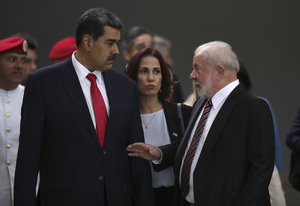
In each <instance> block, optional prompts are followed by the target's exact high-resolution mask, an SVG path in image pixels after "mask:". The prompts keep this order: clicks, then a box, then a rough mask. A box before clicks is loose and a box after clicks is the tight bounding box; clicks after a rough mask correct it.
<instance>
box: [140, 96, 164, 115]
mask: <svg viewBox="0 0 300 206" xmlns="http://www.w3.org/2000/svg"><path fill="white" fill-rule="evenodd" d="M161 109H162V103H161V102H160V101H159V99H158V96H155V97H143V96H140V113H141V114H150V113H154V112H157V111H159V110H161Z"/></svg>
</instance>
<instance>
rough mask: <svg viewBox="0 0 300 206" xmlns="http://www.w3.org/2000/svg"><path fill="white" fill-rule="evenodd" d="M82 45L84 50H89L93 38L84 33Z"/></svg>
mask: <svg viewBox="0 0 300 206" xmlns="http://www.w3.org/2000/svg"><path fill="white" fill-rule="evenodd" d="M81 43H82V46H83V48H84V50H85V51H87V52H89V51H90V50H91V48H92V46H93V43H94V41H93V38H92V37H91V36H90V35H88V34H84V35H83V37H82V42H81Z"/></svg>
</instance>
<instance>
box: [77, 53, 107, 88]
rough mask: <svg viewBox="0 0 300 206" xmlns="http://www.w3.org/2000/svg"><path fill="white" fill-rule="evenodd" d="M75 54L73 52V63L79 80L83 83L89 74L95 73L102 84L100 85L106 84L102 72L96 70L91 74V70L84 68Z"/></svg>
mask: <svg viewBox="0 0 300 206" xmlns="http://www.w3.org/2000/svg"><path fill="white" fill-rule="evenodd" d="M75 52H76V51H74V52H73V54H72V63H73V66H74V68H75V71H76V73H77V76H78V79H79V80H80V81H81V80H84V79H86V76H87V75H88V74H89V73H93V74H95V75H96V76H97V81H98V82H99V83H100V84H103V83H104V80H103V75H102V72H101V71H98V70H95V71H93V72H90V70H88V69H87V68H86V67H85V66H83V65H82V64H81V63H80V62H79V61H78V60H77V59H76V57H75Z"/></svg>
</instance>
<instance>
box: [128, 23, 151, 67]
mask: <svg viewBox="0 0 300 206" xmlns="http://www.w3.org/2000/svg"><path fill="white" fill-rule="evenodd" d="M122 45H123V57H124V59H125V61H126V62H127V63H128V62H129V61H130V59H131V58H132V57H133V56H134V55H135V54H136V53H137V52H138V51H140V50H142V49H144V48H153V47H154V40H153V33H152V32H151V31H150V30H149V29H147V28H145V27H142V26H134V27H132V28H131V29H130V30H128V31H127V33H125V35H124V37H123V40H122Z"/></svg>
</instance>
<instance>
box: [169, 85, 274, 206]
mask: <svg viewBox="0 0 300 206" xmlns="http://www.w3.org/2000/svg"><path fill="white" fill-rule="evenodd" d="M203 105H204V104H203V103H202V102H200V101H199V102H196V104H195V105H194V109H193V112H192V116H191V119H190V122H189V125H188V128H187V130H186V133H185V136H184V138H183V141H182V142H181V144H180V146H179V148H178V152H177V154H176V160H175V175H176V180H177V186H178V185H179V182H178V180H179V170H180V166H181V162H182V158H183V155H184V152H185V148H186V146H187V142H188V139H189V138H190V134H191V131H192V129H193V126H194V124H195V121H196V119H197V117H198V115H199V113H200V111H201V109H202V107H203ZM273 168H274V129H273V123H272V115H271V112H270V110H269V107H268V105H267V103H266V102H265V101H264V100H262V99H260V98H257V97H255V96H253V95H251V94H250V93H249V92H247V91H245V90H244V89H243V88H242V87H241V86H237V87H236V88H235V89H234V90H233V91H232V93H231V94H230V95H229V97H228V98H227V99H226V101H225V102H224V104H223V106H222V108H221V109H220V111H219V113H218V114H217V116H216V118H215V120H214V122H213V124H212V126H211V128H210V131H209V133H208V136H207V139H206V142H205V144H204V146H203V149H202V152H201V155H200V157H199V160H198V163H197V165H196V168H195V171H194V174H193V180H194V197H195V203H196V205H197V206H200V205H208V206H266V205H270V199H269V194H268V185H269V181H270V179H271V175H272V171H273ZM178 192H179V187H177V195H176V197H178V199H177V201H176V202H177V203H180V202H181V205H183V199H182V196H181V195H180V194H178ZM179 198H181V200H179Z"/></svg>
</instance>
